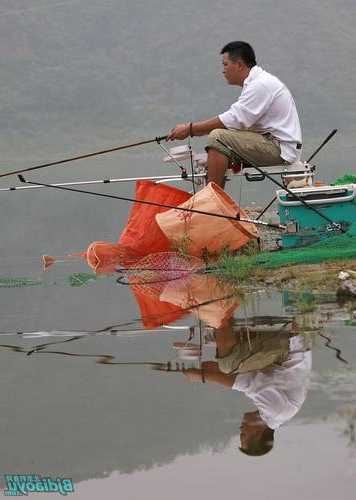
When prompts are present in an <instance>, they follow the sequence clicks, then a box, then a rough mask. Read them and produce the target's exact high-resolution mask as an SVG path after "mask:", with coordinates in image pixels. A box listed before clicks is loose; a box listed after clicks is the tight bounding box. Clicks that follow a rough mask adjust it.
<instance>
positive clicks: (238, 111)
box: [167, 41, 302, 187]
mask: <svg viewBox="0 0 356 500" xmlns="http://www.w3.org/2000/svg"><path fill="white" fill-rule="evenodd" d="M221 54H222V56H223V74H224V76H225V78H226V81H227V83H228V84H229V85H238V86H240V87H242V92H241V95H240V97H239V98H238V100H237V101H236V102H235V103H233V104H232V106H231V107H230V109H228V110H227V111H225V112H224V113H221V114H219V115H218V116H215V117H213V118H210V119H208V120H203V121H198V122H189V123H181V124H178V125H176V126H175V127H174V128H173V129H172V130H171V131H170V132H169V134H168V137H167V140H183V139H186V138H187V137H189V136H190V137H194V136H203V135H208V134H209V138H208V142H207V146H206V150H207V152H208V182H211V181H214V182H215V183H217V184H218V185H219V186H221V187H224V184H225V172H226V170H227V168H228V167H229V166H235V167H236V166H238V165H240V164H241V163H242V164H243V165H244V166H245V167H246V166H248V165H249V164H252V165H253V164H256V165H257V166H259V167H265V166H272V165H286V164H291V163H294V162H295V161H297V160H299V159H300V154H301V148H302V143H301V141H302V136H301V128H300V123H299V117H298V112H297V109H296V106H295V103H294V99H293V97H292V95H291V93H290V91H289V90H288V89H287V87H286V86H285V85H284V84H283V83H282V82H281V81H280V80H279V79H278V78H276V77H275V76H273V75H271V74H270V73H267V71H264V70H263V69H262V68H261V67H260V66H257V63H256V57H255V52H254V50H253V48H252V47H251V45H249V44H248V43H246V42H241V41H237V42H230V43H228V44H227V45H225V47H223V49H222V50H221ZM217 139H219V140H220V141H222V142H223V143H225V144H226V145H228V146H229V147H230V148H232V149H233V150H234V152H235V153H236V154H232V153H231V152H230V151H229V150H228V149H227V148H225V147H224V146H223V145H222V144H220V143H219V142H217Z"/></svg>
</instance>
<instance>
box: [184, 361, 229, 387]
mask: <svg viewBox="0 0 356 500" xmlns="http://www.w3.org/2000/svg"><path fill="white" fill-rule="evenodd" d="M203 364H204V363H203ZM183 373H184V375H185V377H186V378H187V379H188V380H189V381H190V382H203V381H204V382H214V383H216V384H220V385H223V386H225V387H229V388H231V387H232V386H233V385H234V382H235V378H236V374H234V375H227V374H225V373H222V372H220V371H219V370H218V368H217V369H215V370H214V369H209V370H207V369H204V368H203V370H198V369H197V368H188V370H185V371H184V372H183Z"/></svg>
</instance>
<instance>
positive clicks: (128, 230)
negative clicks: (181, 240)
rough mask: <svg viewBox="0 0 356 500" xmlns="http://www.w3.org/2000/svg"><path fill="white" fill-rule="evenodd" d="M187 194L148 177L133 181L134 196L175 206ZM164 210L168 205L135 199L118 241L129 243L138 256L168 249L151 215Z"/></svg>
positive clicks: (166, 240) (187, 198)
mask: <svg viewBox="0 0 356 500" xmlns="http://www.w3.org/2000/svg"><path fill="white" fill-rule="evenodd" d="M190 197H191V194H189V193H187V192H186V191H183V190H181V189H178V188H175V187H173V186H168V185H166V184H156V183H154V182H152V181H138V182H137V183H136V194H135V198H136V200H143V201H152V202H154V203H162V204H164V205H172V206H178V205H180V204H181V203H184V202H185V201H187V200H189V198H190ZM167 210H169V209H167V208H163V207H156V206H151V205H145V204H142V203H135V204H134V205H133V207H132V210H131V212H130V215H129V219H128V222H127V224H126V227H125V229H124V230H123V232H122V234H121V236H120V238H119V241H118V243H120V244H121V245H124V246H127V247H130V248H131V249H132V250H133V251H135V252H136V253H137V254H139V255H141V256H144V255H147V254H150V253H155V252H166V251H167V250H169V249H170V248H171V244H170V242H169V240H168V239H167V237H166V236H165V235H164V233H163V232H162V231H161V229H160V227H159V226H158V224H157V222H156V219H155V217H156V215H157V214H159V213H162V212H166V211H167Z"/></svg>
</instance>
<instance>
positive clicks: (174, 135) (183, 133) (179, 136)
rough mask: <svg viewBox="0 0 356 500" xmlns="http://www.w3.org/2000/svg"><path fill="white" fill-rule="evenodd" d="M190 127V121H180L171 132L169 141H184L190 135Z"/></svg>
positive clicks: (168, 137)
mask: <svg viewBox="0 0 356 500" xmlns="http://www.w3.org/2000/svg"><path fill="white" fill-rule="evenodd" d="M189 128H190V123H179V124H178V125H176V126H175V127H174V128H172V130H171V131H170V132H169V134H168V136H167V141H175V140H179V141H182V140H183V139H186V138H187V137H189V132H190V130H189Z"/></svg>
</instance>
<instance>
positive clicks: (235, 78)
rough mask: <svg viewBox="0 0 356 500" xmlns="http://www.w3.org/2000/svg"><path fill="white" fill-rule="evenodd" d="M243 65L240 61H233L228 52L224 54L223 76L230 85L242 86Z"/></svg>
mask: <svg viewBox="0 0 356 500" xmlns="http://www.w3.org/2000/svg"><path fill="white" fill-rule="evenodd" d="M242 70H243V63H242V61H240V60H239V59H238V60H237V61H235V62H234V61H232V60H231V59H230V56H229V54H228V53H227V52H225V53H224V54H223V74H224V76H225V78H226V81H227V83H228V84H229V85H240V86H241V85H242V83H243V79H242Z"/></svg>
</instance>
